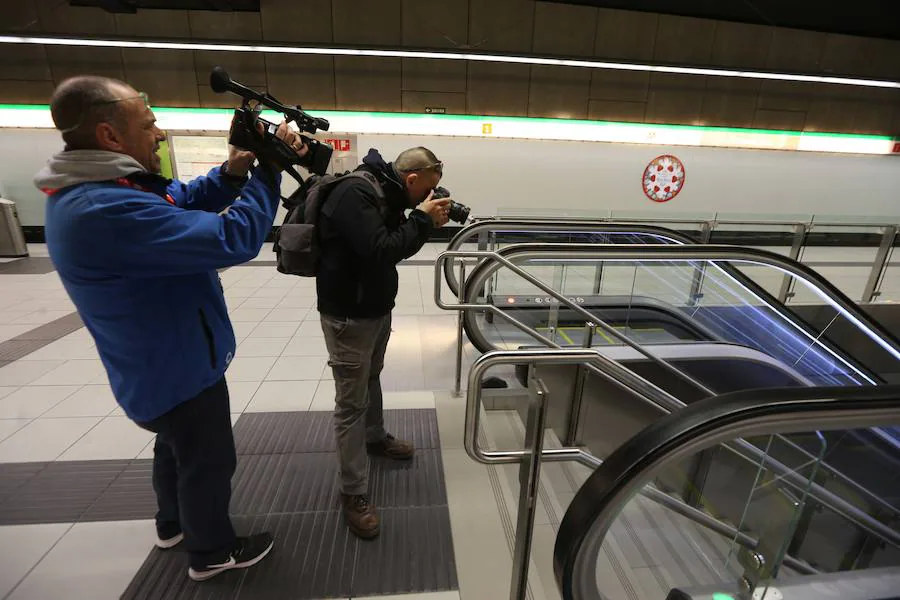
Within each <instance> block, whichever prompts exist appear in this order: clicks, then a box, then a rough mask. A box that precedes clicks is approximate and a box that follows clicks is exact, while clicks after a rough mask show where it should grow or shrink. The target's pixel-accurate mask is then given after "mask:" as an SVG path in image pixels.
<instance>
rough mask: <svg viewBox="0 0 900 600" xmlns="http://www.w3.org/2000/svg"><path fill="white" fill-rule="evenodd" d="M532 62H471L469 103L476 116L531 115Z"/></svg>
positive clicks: (469, 107)
mask: <svg viewBox="0 0 900 600" xmlns="http://www.w3.org/2000/svg"><path fill="white" fill-rule="evenodd" d="M530 74H531V68H530V67H529V66H528V65H510V64H503V63H499V64H498V63H485V62H474V63H471V64H470V65H469V79H468V98H467V103H466V106H467V107H468V109H469V112H470V113H472V114H475V115H508V116H514V117H524V116H526V115H527V114H528V80H529V77H530Z"/></svg>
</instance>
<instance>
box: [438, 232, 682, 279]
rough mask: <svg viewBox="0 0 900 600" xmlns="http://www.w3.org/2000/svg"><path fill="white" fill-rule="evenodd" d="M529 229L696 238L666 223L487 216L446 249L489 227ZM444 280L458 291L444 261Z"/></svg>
mask: <svg viewBox="0 0 900 600" xmlns="http://www.w3.org/2000/svg"><path fill="white" fill-rule="evenodd" d="M495 230H499V231H506V232H510V231H532V232H547V233H550V232H558V233H597V234H603V233H637V234H646V235H652V236H656V237H662V238H667V239H670V240H672V241H673V242H675V243H677V244H693V243H696V241H697V240H694V239H691V238H690V237H688V236H686V235H684V234H682V233H679V232H677V231H673V230H671V229H666V228H665V227H654V226H652V225H641V224H629V223H610V222H609V221H597V220H594V221H590V220H585V221H572V220H568V221H567V220H564V219H563V220H554V219H514V220H509V221H498V220H486V221H476V222H473V223H471V224H469V225H466V226H465V227H463V228H462V229H460V230H459V231H458V232H457V233H456V235H454V236H453V237H452V238H451V239H450V242H449V243H448V244H447V250H448V251H453V250H459V249H460V248H461V247H462V245H463V244H465V243H466V242H467V241H469V240H470V239H471V238H473V237H475V236H476V235H478V234H480V233H490V232H491V231H495ZM444 280H445V281H446V282H447V286H448V287H449V288H450V291H451V292H453V294H454V295H456V296H458V295H459V285H458V282H457V276H456V272H454V271H453V268H452V265H450V264H449V263H447V264H445V265H444Z"/></svg>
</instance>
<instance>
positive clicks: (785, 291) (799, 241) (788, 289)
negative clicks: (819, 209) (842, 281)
mask: <svg viewBox="0 0 900 600" xmlns="http://www.w3.org/2000/svg"><path fill="white" fill-rule="evenodd" d="M807 233H809V228H808V226H807V224H806V223H797V224H796V225H794V239H793V242H791V252H790V254H789V256H790V257H791V260H800V251H801V250H803V245H804V244H805V243H806V235H807ZM796 283H797V280H796V279H795V278H794V276H793V275H788V274H787V273H785V275H784V279H783V280H782V282H781V289H779V290H778V301H779V302H781V303H782V304H787V301H788V299H789V298H792V297H793V296H794V285H795V284H796Z"/></svg>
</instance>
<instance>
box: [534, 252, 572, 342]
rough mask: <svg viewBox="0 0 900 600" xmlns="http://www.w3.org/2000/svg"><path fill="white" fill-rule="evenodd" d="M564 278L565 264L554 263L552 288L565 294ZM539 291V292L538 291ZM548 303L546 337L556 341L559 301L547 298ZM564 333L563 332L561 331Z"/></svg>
mask: <svg viewBox="0 0 900 600" xmlns="http://www.w3.org/2000/svg"><path fill="white" fill-rule="evenodd" d="M565 280H566V265H559V264H558V265H554V266H553V285H552V287H553V289H554V290H556V291H557V292H559V293H560V294H565V292H564V291H563V284H564V283H565ZM539 293H540V292H539ZM548 302H549V304H548V305H547V328H548V330H549V331H548V333H547V337H549V338H550V339H551V340H553V341H554V342H555V341H556V331H557V329H559V302H557V301H556V298H552V297H551V298H548ZM563 333H565V332H563Z"/></svg>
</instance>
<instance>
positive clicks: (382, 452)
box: [366, 434, 416, 460]
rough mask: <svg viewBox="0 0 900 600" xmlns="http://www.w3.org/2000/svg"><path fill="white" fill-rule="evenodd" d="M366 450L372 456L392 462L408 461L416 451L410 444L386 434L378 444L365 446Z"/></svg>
mask: <svg viewBox="0 0 900 600" xmlns="http://www.w3.org/2000/svg"><path fill="white" fill-rule="evenodd" d="M366 449H367V450H368V451H369V454H371V455H373V456H384V457H386V458H392V459H394V460H409V459H411V458H412V457H413V454H415V451H416V450H415V447H414V446H413V445H412V443H411V442H405V441H403V440H398V439H397V438H395V437H394V436H392V435H391V434H387V437H385V438H384V439H383V440H381V441H380V442H371V443H368V444H366Z"/></svg>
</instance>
